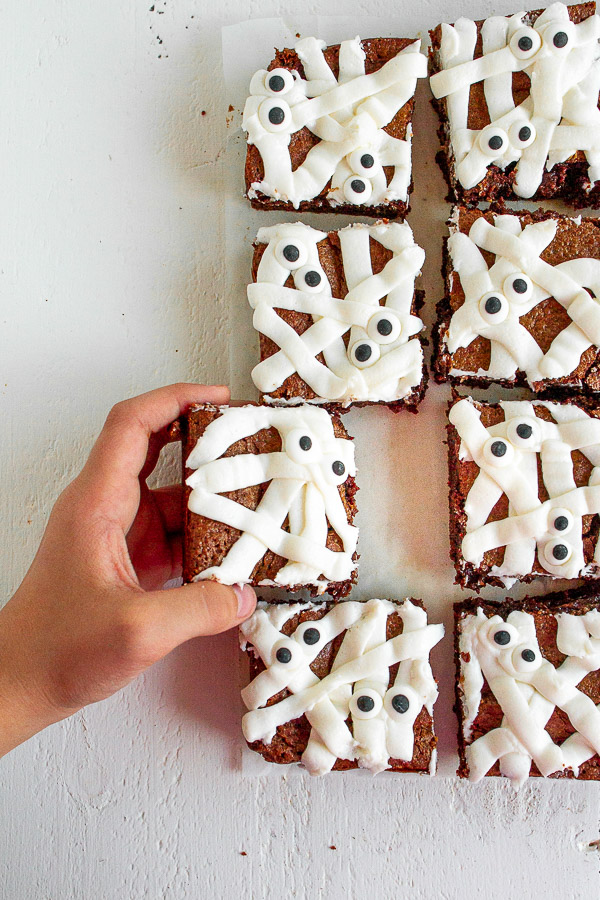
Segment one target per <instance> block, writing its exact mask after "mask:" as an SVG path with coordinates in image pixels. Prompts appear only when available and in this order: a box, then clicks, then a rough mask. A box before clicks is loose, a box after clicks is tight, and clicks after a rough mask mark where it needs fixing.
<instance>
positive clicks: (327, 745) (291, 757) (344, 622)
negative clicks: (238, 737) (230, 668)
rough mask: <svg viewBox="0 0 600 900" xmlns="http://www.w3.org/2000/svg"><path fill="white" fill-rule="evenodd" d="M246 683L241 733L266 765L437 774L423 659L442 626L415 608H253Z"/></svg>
mask: <svg viewBox="0 0 600 900" xmlns="http://www.w3.org/2000/svg"><path fill="white" fill-rule="evenodd" d="M240 631H241V645H242V649H243V650H247V651H248V655H249V658H250V677H251V681H250V683H249V684H248V686H247V687H245V688H244V690H243V691H242V698H243V700H244V703H245V704H246V707H247V708H248V710H249V712H247V713H246V715H245V716H244V718H243V722H242V725H243V732H244V736H245V738H246V740H247V741H248V744H249V746H250V747H251V749H253V750H256V751H257V752H258V753H261V754H262V756H263V757H264V758H265V759H266V760H267V761H269V762H275V763H294V762H301V763H302V765H303V766H304V767H305V768H306V769H307V770H308V771H309V772H310V774H311V775H323V774H325V773H327V772H330V771H331V770H332V769H335V770H338V769H354V768H357V767H360V768H364V769H369V770H370V771H371V772H372V773H373V774H376V773H378V772H382V771H383V770H385V769H392V770H393V771H396V772H418V773H422V774H423V773H428V772H429V773H431V774H433V772H434V770H435V755H436V754H435V744H436V739H435V736H434V732H433V718H432V716H433V704H434V702H435V700H436V698H437V686H436V682H435V679H434V678H433V675H432V673H431V667H430V665H429V652H430V650H431V648H432V647H434V646H435V645H436V644H437V643H438V641H440V640H441V638H442V636H443V633H444V630H443V626H442V625H428V624H427V614H426V612H425V610H424V608H423V605H422V603H421V601H419V600H404V601H403V602H397V601H390V600H369V601H368V602H366V603H358V602H355V601H350V600H347V601H345V602H344V603H340V604H337V605H332V604H331V603H327V604H324V603H319V604H313V603H301V604H295V605H293V606H289V605H284V604H268V603H264V602H260V603H259V605H258V607H257V610H256V612H255V613H254V615H253V616H252V617H251V618H250V619H249V620H248V621H247V622H244V624H243V625H242V626H241V629H240Z"/></svg>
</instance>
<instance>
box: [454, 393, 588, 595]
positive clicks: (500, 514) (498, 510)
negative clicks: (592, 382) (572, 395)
mask: <svg viewBox="0 0 600 900" xmlns="http://www.w3.org/2000/svg"><path fill="white" fill-rule="evenodd" d="M461 399H463V398H461V397H459V396H458V394H456V393H454V394H453V399H452V401H451V402H450V404H449V407H448V408H449V409H451V408H452V406H454V404H455V403H456V402H458V401H460V400H461ZM565 402H567V403H570V402H573V401H571V400H566V401H565ZM574 405H575V406H582V404H581V403H580V404H575V403H574ZM475 406H476V408H477V409H478V410H479V411H480V412H481V422H482V424H483V425H484V426H485V427H486V428H489V427H490V426H491V425H495V424H496V423H497V422H502V421H503V420H504V412H503V410H502V407H501V406H500V405H499V404H498V403H479V402H475ZM584 408H585V410H586V412H587V413H588V414H589V415H592V416H594V418H600V409H599V408H593V407H590V406H585V407H584ZM535 412H536V416H538V417H539V418H541V419H546V420H548V421H553V419H552V416H551V415H550V413H549V411H548V410H547V409H545V408H544V407H539V406H536V407H535ZM446 431H447V437H448V440H447V444H448V487H449V489H450V490H449V495H448V503H449V509H450V519H449V523H450V524H449V532H450V556H451V558H452V561H453V562H454V567H455V569H456V578H455V579H454V583H455V584H458V585H460V586H461V587H463V588H469V589H470V590H473V591H477V592H479V591H480V590H481V588H482V587H485V586H486V585H489V586H492V587H501V588H505V587H507V584H506V580H507V579H508V578H510V580H511V581H513V580H515V581H522V582H525V583H526V584H528V583H529V582H531V581H533V580H534V579H535V578H539V577H540V576H542V577H544V578H551V579H554V580H556V578H555V576H553V575H551V574H550V573H549V572H547V571H546V569H544V568H543V566H541V565H540V563H539V562H538V560H537V557H536V560H535V563H534V566H533V569H532V571H531V572H530V573H529V574H528V575H521V576H518V577H517V576H512V577H511V576H498V575H493V574H491V570H492V567H493V566H499V565H501V563H502V561H503V559H504V551H505V548H504V547H497V548H496V549H494V550H488V551H487V552H486V553H485V554H484V556H483V561H482V563H481V564H480V565H479V566H474V565H473V564H472V563H470V562H467V561H466V560H465V558H464V557H463V555H462V541H463V538H464V536H465V534H466V530H467V516H466V513H465V500H466V498H467V495H468V493H469V491H470V489H471V486H472V485H473V482H474V481H475V478H476V477H477V475H478V473H479V471H480V469H479V466H478V465H477V463H475V462H472V461H468V460H460V459H459V451H460V442H461V441H460V436H459V434H458V432H457V430H456V428H455V427H454V425H452V424H451V423H450V422H449V423H448V425H447V426H446ZM571 458H572V460H573V476H574V478H575V484H576V485H577V487H581V486H583V485H585V484H587V483H588V480H589V477H590V472H591V470H592V464H591V463H590V461H589V460H588V459H587V458H586V457H585V456H584V455H583V453H580V452H579V451H578V450H574V451H573V452H572V453H571ZM538 464H539V463H538ZM539 498H540V500H541V501H542V502H544V501H545V500H547V498H548V495H547V494H546V492H545V488H544V487H543V485H542V483H541V479H540V489H539ZM507 514H508V498H507V497H506V495H505V494H503V495H502V497H501V498H500V500H498V502H497V504H496V505H495V507H494V508H493V510H492V512H491V513H490V515H489V518H488V522H494V521H497V520H498V519H503V518H505V517H506V516H507ZM582 525H583V555H584V560H585V563H586V565H587V566H588V567H589V568H590V569H591V571H590V573H589V574H588V575H586V576H581V577H582V578H584V580H591V581H593V580H594V579H597V578H599V577H600V566H598V565H597V564H593V557H594V550H595V549H596V544H597V542H598V533H599V531H600V517H599V516H597V515H585V516H583V519H582Z"/></svg>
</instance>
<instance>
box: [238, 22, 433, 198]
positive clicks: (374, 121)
mask: <svg viewBox="0 0 600 900" xmlns="http://www.w3.org/2000/svg"><path fill="white" fill-rule="evenodd" d="M325 46H326V45H325V43H324V42H323V41H320V40H317V38H314V37H308V38H303V39H302V40H301V41H299V42H298V43H297V44H296V47H295V50H296V52H297V54H298V56H299V57H300V60H301V61H302V65H303V67H304V72H305V75H306V79H304V78H301V77H300V75H299V73H298V72H296V71H294V72H291V73H290V72H289V71H287V70H285V69H274V70H271V71H270V72H267V71H266V70H265V69H261V70H260V71H258V72H256V73H255V75H254V76H253V77H252V80H251V82H250V96H249V97H248V99H247V100H246V105H245V107H244V115H243V120H242V127H243V129H244V130H245V131H246V132H247V134H248V143H249V144H254V145H255V146H256V147H257V148H258V150H259V152H260V155H261V158H262V161H263V166H264V178H263V180H262V181H258V182H254V183H253V184H252V185H251V187H250V190H249V191H248V196H249V197H250V198H253V197H256V196H257V194H258V193H261V194H264V195H266V196H267V197H272V198H273V199H274V200H281V201H283V202H289V203H291V204H292V205H293V206H294V208H295V209H297V208H298V206H299V205H300V203H301V202H302V201H304V200H311V199H312V198H313V197H316V196H317V195H318V194H320V193H321V191H322V190H323V189H324V188H325V187H326V185H327V184H328V182H329V181H331V185H330V188H329V190H328V191H327V201H328V202H329V204H330V205H331V206H339V205H341V204H347V203H350V204H355V205H357V206H361V205H365V206H378V205H379V204H380V203H389V202H390V201H394V200H401V201H407V200H408V188H409V185H410V179H411V161H410V149H411V148H410V134H411V132H410V128H409V129H408V132H407V136H406V140H398V138H394V137H392V136H391V135H389V134H387V133H386V132H385V131H384V128H385V126H386V125H388V124H389V123H390V122H391V121H392V119H393V118H394V116H395V115H396V113H397V112H398V111H399V110H400V109H401V108H402V107H403V106H404V104H405V103H407V102H408V101H409V100H410V98H411V97H412V96H413V94H414V92H415V87H416V83H417V78H423V77H424V76H425V75H426V74H427V61H426V58H425V56H423V54H422V53H420V52H419V51H420V47H421V42H420V41H415V42H414V43H413V44H409V45H408V46H407V47H405V48H404V50H401V51H400V52H399V53H398V54H396V56H395V57H393V58H392V59H390V60H388V62H386V63H385V64H384V65H383V66H382V67H381V68H380V69H379V70H378V71H377V72H372V73H371V74H370V75H365V52H364V50H363V48H362V45H361V42H360V38H358V37H356V38H354V39H353V40H351V41H344V42H343V43H342V44H341V45H340V53H339V76H338V79H337V81H336V79H335V77H334V75H333V72H332V71H331V69H330V68H329V66H328V64H327V63H326V61H325V57H324V55H323V50H324V49H325ZM274 76H275V82H274V84H273V81H272V80H273V77H274ZM273 86H274V87H275V88H279V90H273ZM274 110H275V111H274ZM270 114H271V116H272V118H274V119H275V121H274V122H273V121H271V120H270V118H269V115H270ZM305 127H306V128H308V129H310V131H311V132H312V133H313V134H314V135H316V136H317V137H318V138H320V140H319V143H317V144H316V145H315V146H314V147H312V148H311V149H310V150H309V152H308V154H307V156H306V159H305V160H304V161H303V162H302V164H301V165H300V166H298V167H297V168H296V169H295V170H294V171H292V163H291V158H290V152H289V144H290V138H291V136H292V135H293V134H294V133H296V132H297V131H300V130H301V129H302V128H305ZM365 155H366V156H367V160H366V162H367V165H364V164H363V162H364V161H363V160H362V157H364V156H365ZM369 157H370V158H369ZM384 166H392V167H393V176H392V179H391V181H390V183H389V184H387V179H386V176H385V172H384V169H383V167H384ZM356 181H358V182H360V185H359V186H358V190H355V187H356V185H354V186H353V182H356Z"/></svg>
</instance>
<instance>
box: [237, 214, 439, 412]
mask: <svg viewBox="0 0 600 900" xmlns="http://www.w3.org/2000/svg"><path fill="white" fill-rule="evenodd" d="M424 258H425V254H424V253H423V251H422V250H421V248H420V247H418V246H417V245H416V244H415V243H414V240H413V235H412V231H411V229H410V227H409V226H408V225H407V224H406V223H399V222H387V221H382V222H378V223H377V224H375V225H363V224H360V225H359V224H357V225H349V226H347V227H346V228H343V229H342V230H341V231H330V232H329V233H326V232H323V231H318V230H317V229H315V228H309V227H308V226H307V225H304V224H302V223H301V222H295V223H285V224H281V225H273V226H269V227H266V228H261V229H260V230H259V232H258V243H257V244H256V245H255V252H254V260H253V264H252V278H253V281H254V283H253V284H251V285H249V286H248V300H249V302H250V305H251V306H252V307H253V309H254V319H253V321H254V326H255V328H256V329H257V330H258V331H259V333H260V356H261V362H260V363H259V365H257V366H256V367H255V369H254V370H253V372H252V378H253V380H254V383H255V385H256V386H257V387H258V389H259V390H260V391H261V392H262V397H261V401H262V402H263V403H269V404H274V405H280V406H284V405H294V404H297V403H298V402H299V401H301V400H307V401H310V402H311V403H315V404H320V405H325V406H326V407H327V408H329V409H334V408H344V407H348V406H350V405H351V404H355V405H364V404H365V403H373V402H375V403H387V404H388V405H390V407H391V408H393V409H394V410H398V409H400V408H406V409H409V410H411V411H412V412H416V409H417V405H418V403H419V402H420V400H421V399H422V397H423V394H424V392H425V385H426V370H425V365H424V360H423V348H422V345H421V339H420V334H421V332H422V330H423V327H424V326H423V322H422V321H421V319H420V318H419V315H418V313H419V311H420V309H421V307H422V305H423V294H422V292H420V291H415V289H414V281H415V277H416V276H417V275H418V274H419V271H420V269H421V266H422V263H423V261H424Z"/></svg>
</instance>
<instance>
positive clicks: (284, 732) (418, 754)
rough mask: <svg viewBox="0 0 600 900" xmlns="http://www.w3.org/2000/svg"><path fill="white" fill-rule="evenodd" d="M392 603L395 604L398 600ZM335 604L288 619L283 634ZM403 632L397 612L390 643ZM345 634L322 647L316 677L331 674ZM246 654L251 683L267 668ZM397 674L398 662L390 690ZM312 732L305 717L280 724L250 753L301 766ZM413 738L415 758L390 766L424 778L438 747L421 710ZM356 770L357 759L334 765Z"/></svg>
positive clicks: (426, 715)
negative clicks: (274, 731) (269, 740)
mask: <svg viewBox="0 0 600 900" xmlns="http://www.w3.org/2000/svg"><path fill="white" fill-rule="evenodd" d="M391 602H392V603H395V602H397V601H391ZM400 602H404V601H400ZM400 602H398V605H400ZM411 603H414V604H415V605H416V606H420V607H421V608H422V609H424V606H423V602H422V601H421V600H414V599H412V598H411ZM332 605H333V604H331V603H323V604H319V608H318V609H308V610H305V611H303V612H301V613H300V614H299V615H296V616H294V617H293V618H291V619H289V620H288V622H286V623H285V625H284V627H283V628H282V631H283V632H284V633H285V634H288V635H289V634H292V632H293V631H294V630H295V629H296V628H297V627H298V625H299V624H300V623H301V622H306V621H309V620H311V621H313V620H314V621H316V620H318V619H322V618H323V616H324V615H325V614H326V613H327V612H329V610H330V609H331V607H332ZM402 629H403V624H402V619H401V617H400V615H399V614H398V613H394V614H393V615H391V616H388V620H387V631H386V637H387V640H390V639H391V638H394V637H397V635H399V634H402ZM345 633H346V632H345V631H343V632H342V633H341V634H340V635H338V636H337V637H336V638H335V639H334V640H333V641H330V643H329V644H327V645H326V646H325V647H323V649H322V650H321V652H320V653H319V655H318V656H317V657H316V659H315V661H314V663H313V664H312V665H311V669H312V670H313V672H314V673H315V674H316V675H318V677H319V678H324V677H325V675H328V674H329V672H330V671H331V667H332V665H333V661H334V659H335V657H336V655H337V652H338V650H339V647H340V644H341V643H342V640H343V638H344V634H345ZM246 653H247V655H248V659H249V663H250V680H252V679H254V678H256V676H257V675H258V674H259V673H260V672H262V671H263V670H264V669H265V665H264V663H263V661H262V660H261V659H260V658H257V657H256V656H255V654H254V651H253V649H252V646H251V645H248V648H247V649H246ZM397 672H398V663H396V664H395V665H393V666H391V667H390V681H389V686H390V687H391V685H392V684H393V683H394V680H395V678H396V674H397ZM289 694H290V691H288V690H287V689H285V690H283V691H280V692H279V693H278V694H275V696H273V697H271V698H270V699H269V701H268V703H267V706H272V705H273V704H274V703H279V702H280V701H281V700H283V699H284V698H285V697H287V696H289ZM347 724H348V727H349V728H350V730H352V721H351V717H350V719H348V720H347ZM310 732H311V726H310V723H309V721H308V719H307V718H306V716H300V718H299V719H293V720H292V721H291V722H286V723H285V725H279V726H278V728H277V731H276V733H275V736H274V738H273V739H272V741H271V743H270V744H265V743H263V742H262V741H253V742H248V746H249V747H250V749H251V750H254V751H256V753H260V755H261V756H262V757H263V758H264V759H265V760H266V761H267V762H272V763H280V764H285V765H288V764H290V763H298V762H300V759H301V757H302V754H303V753H304V751H305V750H306V746H307V744H308V739H309V737H310ZM414 735H415V743H414V753H413V758H412V759H411V760H410V761H406V760H402V759H390V760H389V763H390V769H391V771H393V772H415V773H417V774H421V775H425V774H429V771H430V766H431V758H432V754H433V751H434V749H435V746H436V744H437V738H436V737H435V734H434V732H433V719H432V717H431V716H430V715H429V713H428V712H427V710H426V709H422V710H421V712H420V713H419V715H418V716H417V718H416V720H415V725H414ZM357 768H358V762H357V761H356V760H349V759H338V760H336V762H335V763H334V766H333V771H334V772H340V771H346V770H348V769H357Z"/></svg>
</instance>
